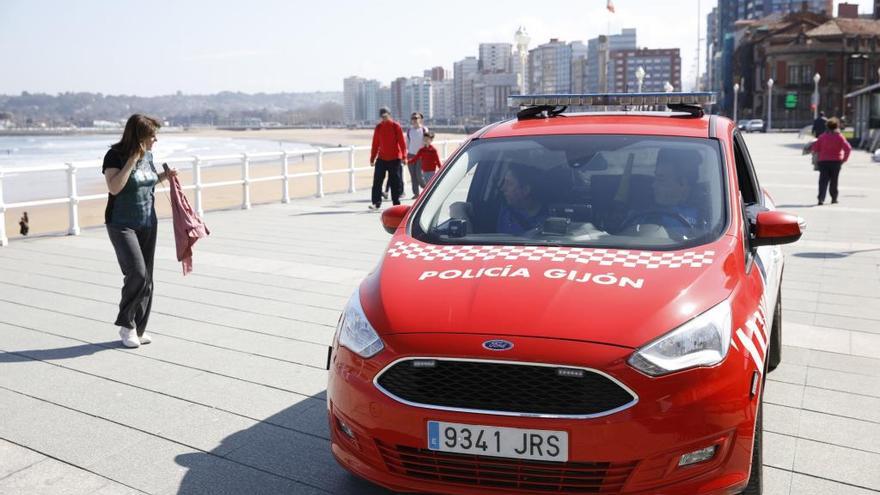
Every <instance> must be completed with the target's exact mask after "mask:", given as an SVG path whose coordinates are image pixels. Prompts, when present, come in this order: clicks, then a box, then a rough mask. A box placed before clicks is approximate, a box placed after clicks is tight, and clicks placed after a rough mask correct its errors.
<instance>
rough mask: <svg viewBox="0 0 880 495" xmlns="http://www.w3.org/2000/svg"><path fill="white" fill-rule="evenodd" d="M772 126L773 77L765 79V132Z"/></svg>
mask: <svg viewBox="0 0 880 495" xmlns="http://www.w3.org/2000/svg"><path fill="white" fill-rule="evenodd" d="M772 128H773V78H772V77H771V78H770V79H767V132H770V129H772Z"/></svg>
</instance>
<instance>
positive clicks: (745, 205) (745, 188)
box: [733, 132, 764, 272]
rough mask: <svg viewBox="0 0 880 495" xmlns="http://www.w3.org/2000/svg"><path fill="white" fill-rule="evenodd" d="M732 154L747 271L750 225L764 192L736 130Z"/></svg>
mask: <svg viewBox="0 0 880 495" xmlns="http://www.w3.org/2000/svg"><path fill="white" fill-rule="evenodd" d="M733 154H734V159H735V160H736V178H737V182H738V183H739V191H740V194H741V196H742V204H741V205H740V207H741V208H742V218H743V252H744V254H745V257H746V272H749V271H750V270H751V268H752V262H753V261H754V253H753V252H752V246H751V239H752V225H754V220H755V218H756V217H757V214H758V212H759V211H761V210H763V209H764V207H763V206H762V203H763V199H764V194H763V193H762V192H761V188H760V186H759V185H758V179H757V177H756V176H755V169H754V167H753V166H752V161H751V157H750V156H749V152H748V149H747V148H746V146H745V143H744V142H743V139H742V136H741V135H740V134H739V133H738V132H736V133H734V135H733Z"/></svg>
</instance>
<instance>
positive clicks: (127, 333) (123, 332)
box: [119, 327, 141, 348]
mask: <svg viewBox="0 0 880 495" xmlns="http://www.w3.org/2000/svg"><path fill="white" fill-rule="evenodd" d="M119 338H121V339H122V345H124V346H125V347H131V348H135V347H140V346H141V342H140V340H138V335H137V330H135V329H134V328H125V327H119Z"/></svg>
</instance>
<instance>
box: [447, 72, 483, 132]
mask: <svg viewBox="0 0 880 495" xmlns="http://www.w3.org/2000/svg"><path fill="white" fill-rule="evenodd" d="M479 74H480V62H479V60H477V58H476V57H465V58H464V59H462V60H459V61H458V62H455V64H454V65H453V66H452V80H453V84H454V91H455V116H456V118H458V119H461V118H465V117H468V116H470V115H474V97H473V85H474V82H475V80H476V78H477V76H479Z"/></svg>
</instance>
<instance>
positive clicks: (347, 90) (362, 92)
mask: <svg viewBox="0 0 880 495" xmlns="http://www.w3.org/2000/svg"><path fill="white" fill-rule="evenodd" d="M382 89H385V90H387V88H382V87H381V85H380V84H379V81H376V80H374V79H364V78H362V77H357V76H352V77H348V78H346V79H345V80H344V81H343V84H342V104H343V118H344V119H345V122H346V123H347V124H356V123H361V122H369V121H373V120H375V119H377V118H378V116H379V108H380V107H382V106H383V105H387V103H384V100H383V93H382ZM385 100H387V95H386V96H385Z"/></svg>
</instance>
